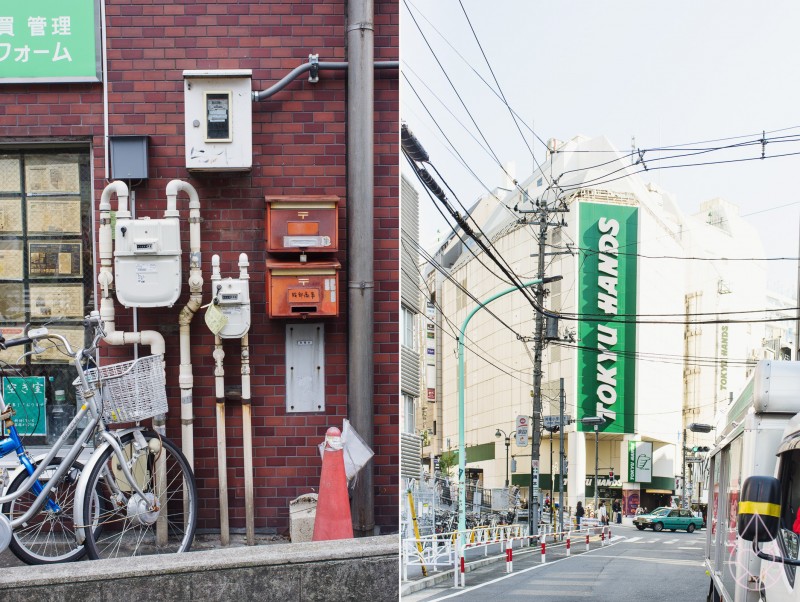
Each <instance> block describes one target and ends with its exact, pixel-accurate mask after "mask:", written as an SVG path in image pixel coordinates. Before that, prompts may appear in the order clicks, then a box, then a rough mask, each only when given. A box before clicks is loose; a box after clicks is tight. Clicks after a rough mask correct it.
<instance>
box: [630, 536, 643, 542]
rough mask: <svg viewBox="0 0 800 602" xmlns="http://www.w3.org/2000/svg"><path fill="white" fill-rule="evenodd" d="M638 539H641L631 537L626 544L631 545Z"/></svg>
mask: <svg viewBox="0 0 800 602" xmlns="http://www.w3.org/2000/svg"><path fill="white" fill-rule="evenodd" d="M640 539H641V537H631V538H630V539H628V540H627V541H628V543H633V542H634V541H639V540H640Z"/></svg>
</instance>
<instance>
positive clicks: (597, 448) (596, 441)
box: [594, 424, 600, 518]
mask: <svg viewBox="0 0 800 602" xmlns="http://www.w3.org/2000/svg"><path fill="white" fill-rule="evenodd" d="M599 429H600V427H599V426H597V425H596V424H595V425H594V515H595V518H599V517H600V513H599V510H600V508H598V506H597V493H598V490H599V489H600V488H599V487H598V486H597V465H598V461H599V460H600V439H599V435H598V431H599Z"/></svg>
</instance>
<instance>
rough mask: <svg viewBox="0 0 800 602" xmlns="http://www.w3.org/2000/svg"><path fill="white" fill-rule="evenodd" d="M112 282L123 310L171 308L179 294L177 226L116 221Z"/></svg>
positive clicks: (173, 223) (158, 221) (170, 221)
mask: <svg viewBox="0 0 800 602" xmlns="http://www.w3.org/2000/svg"><path fill="white" fill-rule="evenodd" d="M114 236H115V240H114V281H115V282H116V287H117V288H116V293H117V299H118V300H119V302H120V303H122V305H124V306H125V307H172V306H173V305H174V304H175V301H177V300H178V297H179V296H180V294H181V238H180V222H179V221H178V219H176V218H164V219H147V218H145V219H135V220H132V219H120V218H118V219H117V223H116V226H115V232H114Z"/></svg>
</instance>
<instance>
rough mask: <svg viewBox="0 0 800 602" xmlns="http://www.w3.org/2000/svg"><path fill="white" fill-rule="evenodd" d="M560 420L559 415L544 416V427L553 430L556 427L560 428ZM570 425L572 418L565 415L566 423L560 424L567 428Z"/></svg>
mask: <svg viewBox="0 0 800 602" xmlns="http://www.w3.org/2000/svg"><path fill="white" fill-rule="evenodd" d="M558 419H559V416H558V415H553V416H542V425H543V426H544V428H546V429H551V428H553V427H554V426H559V420H558ZM569 423H570V416H569V415H567V414H564V421H563V422H561V423H560V424H561V426H566V425H567V424H569Z"/></svg>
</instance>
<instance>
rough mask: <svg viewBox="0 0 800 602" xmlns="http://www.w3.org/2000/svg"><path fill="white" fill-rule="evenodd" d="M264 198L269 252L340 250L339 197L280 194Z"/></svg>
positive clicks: (329, 251)
mask: <svg viewBox="0 0 800 602" xmlns="http://www.w3.org/2000/svg"><path fill="white" fill-rule="evenodd" d="M265 199H266V203H267V219H266V220H265V227H266V237H267V251H268V252H270V253H331V252H335V251H337V250H338V245H339V238H338V230H339V213H338V204H339V198H338V197H335V196H323V195H281V196H268V197H265Z"/></svg>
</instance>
